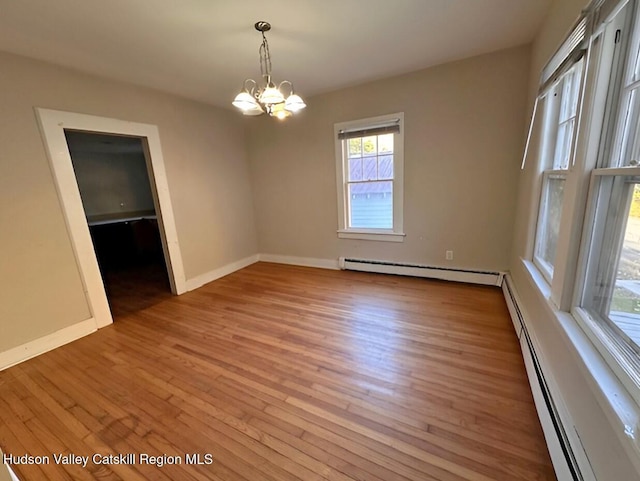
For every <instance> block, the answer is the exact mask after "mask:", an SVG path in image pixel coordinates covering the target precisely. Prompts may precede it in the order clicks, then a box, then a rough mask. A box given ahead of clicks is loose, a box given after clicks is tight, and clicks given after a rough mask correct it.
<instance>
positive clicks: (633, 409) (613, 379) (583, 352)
mask: <svg viewBox="0 0 640 481" xmlns="http://www.w3.org/2000/svg"><path fill="white" fill-rule="evenodd" d="M522 262H523V264H524V267H525V270H526V272H527V273H528V274H529V279H530V280H531V283H532V284H533V286H535V288H537V290H538V292H539V293H540V295H541V296H542V297H543V298H544V300H545V301H546V302H545V304H546V306H545V307H546V308H547V310H548V312H550V313H551V314H552V316H553V317H554V318H555V319H556V321H557V323H558V326H560V328H561V330H562V331H563V332H564V334H565V335H566V338H567V340H568V342H569V343H570V344H571V345H573V347H574V349H575V351H576V353H577V357H578V359H580V361H581V362H580V363H579V364H578V366H579V369H580V370H581V371H582V372H583V374H584V375H585V378H586V380H587V384H588V385H589V387H590V388H591V392H592V393H593V394H594V397H595V398H596V400H597V402H598V404H599V405H600V406H601V407H602V409H603V412H604V414H605V416H606V417H607V419H608V421H609V423H610V425H611V426H612V427H613V428H614V431H615V433H616V435H617V437H618V439H619V440H620V441H621V444H622V445H623V446H624V449H625V451H626V452H627V454H628V455H629V456H630V459H631V461H632V462H633V464H634V465H635V467H636V469H638V470H639V471H640V406H639V405H638V404H637V403H636V402H635V400H634V399H633V397H632V396H631V394H630V393H629V392H628V391H627V389H626V387H625V386H624V383H623V382H622V381H621V380H620V379H619V378H618V377H617V376H616V374H615V373H614V372H613V370H612V368H611V367H610V366H609V365H608V364H607V363H606V362H605V361H604V359H603V357H602V356H601V354H600V353H599V352H598V350H597V348H596V346H595V345H594V344H593V341H592V340H591V339H590V338H589V335H588V334H587V333H586V332H585V331H584V328H583V327H582V322H581V321H579V320H577V319H576V317H574V315H572V314H571V313H569V312H564V311H560V310H559V309H558V308H557V307H556V306H555V305H554V304H553V302H551V299H550V288H549V285H548V284H547V282H546V280H545V279H544V277H543V276H542V274H541V273H540V271H538V269H537V268H536V267H535V266H534V265H533V263H532V262H530V261H527V260H524V259H522ZM532 327H533V326H530V325H529V326H527V328H528V329H529V332H531V330H532ZM533 330H534V331H535V328H533ZM534 338H535V334H534ZM535 344H537V345H539V344H538V342H537V341H536V342H535Z"/></svg>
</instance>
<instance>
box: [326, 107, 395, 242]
mask: <svg viewBox="0 0 640 481" xmlns="http://www.w3.org/2000/svg"><path fill="white" fill-rule="evenodd" d="M394 121H397V122H398V125H399V128H400V130H399V132H395V133H394V134H393V135H394V138H393V179H391V182H392V185H393V198H392V199H393V200H392V202H393V227H391V228H389V229H370V228H352V227H349V200H348V195H349V191H348V188H349V182H348V169H349V164H348V163H349V158H348V155H345V153H346V152H347V151H348V146H347V143H348V139H344V140H342V139H340V138H339V134H340V132H341V131H353V130H366V129H367V128H375V127H377V126H381V125H385V124H389V123H391V122H394ZM334 141H335V159H336V187H337V198H338V231H337V234H338V238H340V239H359V240H370V241H384V242H404V238H405V235H406V234H405V233H404V230H403V228H404V222H403V221H404V219H403V212H404V205H403V202H404V112H397V113H393V114H386V115H380V116H377V117H370V118H366V119H359V120H352V121H348V122H339V123H336V124H334Z"/></svg>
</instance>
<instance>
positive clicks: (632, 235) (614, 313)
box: [606, 184, 640, 347]
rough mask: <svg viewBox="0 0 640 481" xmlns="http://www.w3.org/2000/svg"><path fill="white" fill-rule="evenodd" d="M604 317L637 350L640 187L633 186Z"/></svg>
mask: <svg viewBox="0 0 640 481" xmlns="http://www.w3.org/2000/svg"><path fill="white" fill-rule="evenodd" d="M630 203H631V206H630V209H629V214H628V216H627V218H626V222H623V224H626V225H624V226H621V228H623V229H624V236H623V237H622V246H621V247H620V255H619V258H618V265H617V266H616V268H615V280H614V288H613V291H612V295H611V304H610V305H609V309H608V312H607V313H606V314H607V317H608V318H609V319H610V320H611V321H612V322H613V323H615V324H616V325H617V326H618V328H620V329H621V330H622V331H623V332H624V333H625V334H626V335H627V336H628V338H629V340H630V341H631V342H632V343H633V344H634V345H635V346H636V347H637V346H640V186H639V185H638V184H635V185H634V188H633V192H632V195H631V199H630Z"/></svg>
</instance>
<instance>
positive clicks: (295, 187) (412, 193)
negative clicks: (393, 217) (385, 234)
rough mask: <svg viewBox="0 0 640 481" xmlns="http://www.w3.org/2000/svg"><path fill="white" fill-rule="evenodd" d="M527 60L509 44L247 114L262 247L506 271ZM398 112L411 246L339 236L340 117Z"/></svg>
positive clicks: (524, 51)
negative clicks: (278, 117)
mask: <svg viewBox="0 0 640 481" xmlns="http://www.w3.org/2000/svg"><path fill="white" fill-rule="evenodd" d="M529 62H530V58H529V49H528V47H519V48H514V49H509V50H505V51H500V52H497V53H492V54H488V55H483V56H479V57H475V58H471V59H467V60H463V61H459V62H455V63H450V64H446V65H442V66H438V67H434V68H430V69H426V70H422V71H418V72H414V73H411V74H407V75H402V76H398V77H394V78H391V79H386V80H380V81H376V82H371V83H368V84H366V85H360V86H357V87H352V88H347V89H344V90H340V91H337V92H332V93H329V94H326V95H320V96H316V97H313V98H311V99H309V106H308V108H307V110H306V111H303V112H302V113H301V114H299V117H297V118H292V119H289V120H287V121H286V122H285V123H283V124H281V123H278V122H275V121H274V120H272V119H267V118H260V119H255V118H252V119H247V125H248V133H249V152H250V154H249V155H250V161H251V171H252V179H253V188H254V200H255V206H256V207H255V208H256V219H257V230H258V242H259V251H260V252H261V253H267V254H278V255H289V256H300V257H312V258H322V259H332V260H335V259H337V258H338V257H339V256H355V257H362V258H371V259H385V260H394V261H406V262H417V263H425V264H429V265H447V266H452V267H453V266H455V267H463V268H478V269H506V268H507V266H508V259H509V256H508V253H509V249H510V246H511V233H512V225H513V218H514V204H515V199H516V183H517V177H518V168H519V159H520V157H521V151H522V144H523V140H522V131H523V130H524V124H525V106H526V100H527V88H528V81H529ZM394 112H404V114H405V191H404V193H405V195H404V206H405V209H404V230H405V232H406V234H407V236H406V239H405V242H404V243H390V242H372V241H358V240H344V239H340V240H339V239H338V238H337V236H336V230H337V227H338V219H337V215H338V214H337V193H336V167H335V153H334V140H333V124H334V123H336V122H343V121H349V120H356V119H361V118H367V117H373V116H377V115H383V114H388V113H394ZM445 250H453V251H454V261H453V262H446V261H445Z"/></svg>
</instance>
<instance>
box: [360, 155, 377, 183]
mask: <svg viewBox="0 0 640 481" xmlns="http://www.w3.org/2000/svg"><path fill="white" fill-rule="evenodd" d="M362 160H363V164H364V165H363V171H364V180H378V158H377V157H363V159H362Z"/></svg>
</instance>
